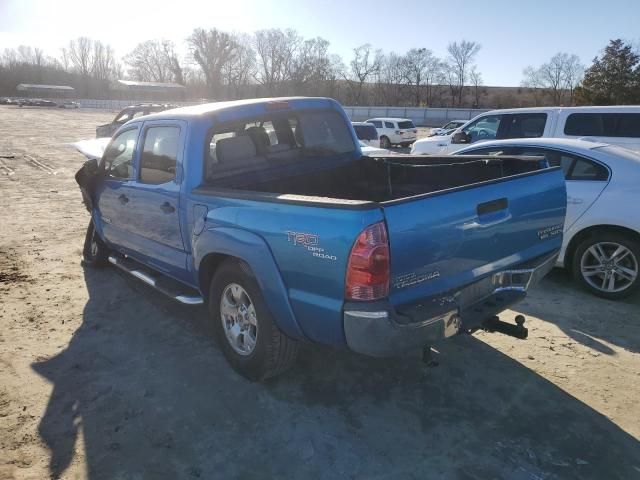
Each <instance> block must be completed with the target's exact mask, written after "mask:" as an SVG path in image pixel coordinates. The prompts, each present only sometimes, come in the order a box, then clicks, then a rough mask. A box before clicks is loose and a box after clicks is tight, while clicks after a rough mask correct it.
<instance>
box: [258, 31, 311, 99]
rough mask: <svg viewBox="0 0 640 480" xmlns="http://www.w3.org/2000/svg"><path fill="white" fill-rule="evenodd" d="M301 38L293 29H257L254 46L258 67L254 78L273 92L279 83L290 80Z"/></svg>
mask: <svg viewBox="0 0 640 480" xmlns="http://www.w3.org/2000/svg"><path fill="white" fill-rule="evenodd" d="M301 44H302V38H301V37H300V36H299V35H298V33H297V32H296V31H295V30H280V29H277V28H272V29H269V30H258V31H257V32H255V35H254V47H255V51H256V55H257V62H258V68H257V71H256V80H257V81H258V83H260V84H262V85H264V86H265V87H266V88H267V90H268V92H269V93H270V94H274V93H275V92H276V90H277V88H278V86H279V85H281V84H283V83H285V82H288V81H290V80H292V76H293V71H294V69H295V62H296V55H297V53H298V50H299V48H300V47H301Z"/></svg>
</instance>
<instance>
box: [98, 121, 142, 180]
mask: <svg viewBox="0 0 640 480" xmlns="http://www.w3.org/2000/svg"><path fill="white" fill-rule="evenodd" d="M137 138H138V129H137V128H132V129H130V130H126V131H124V132H122V133H120V134H119V135H118V136H116V137H115V138H114V139H113V141H112V142H111V143H110V144H109V146H108V147H107V150H106V151H105V152H104V155H103V156H102V164H103V167H104V171H105V172H106V174H107V175H108V176H109V177H111V178H116V179H120V180H128V179H130V178H133V154H134V152H135V149H136V139H137Z"/></svg>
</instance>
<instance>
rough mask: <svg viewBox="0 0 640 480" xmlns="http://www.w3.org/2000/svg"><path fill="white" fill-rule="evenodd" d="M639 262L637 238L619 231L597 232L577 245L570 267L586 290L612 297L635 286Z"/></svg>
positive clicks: (618, 295) (627, 292) (637, 281)
mask: <svg viewBox="0 0 640 480" xmlns="http://www.w3.org/2000/svg"><path fill="white" fill-rule="evenodd" d="M639 265H640V244H639V243H638V242H637V241H635V240H633V239H631V238H629V237H628V236H625V235H622V234H618V233H598V234H596V235H593V236H591V237H589V238H586V239H585V240H583V241H582V242H581V243H580V244H579V245H578V247H577V248H576V251H575V253H574V255H573V260H572V271H573V275H574V277H575V278H576V279H578V281H579V282H580V284H581V285H582V286H583V287H584V288H586V289H587V290H588V291H590V292H591V293H594V294H595V295H598V296H599V297H603V298H608V299H611V300H615V299H618V298H623V297H626V296H627V295H630V294H631V293H632V292H633V291H634V290H635V289H636V288H638V285H639V284H640V274H639V268H638V266H639Z"/></svg>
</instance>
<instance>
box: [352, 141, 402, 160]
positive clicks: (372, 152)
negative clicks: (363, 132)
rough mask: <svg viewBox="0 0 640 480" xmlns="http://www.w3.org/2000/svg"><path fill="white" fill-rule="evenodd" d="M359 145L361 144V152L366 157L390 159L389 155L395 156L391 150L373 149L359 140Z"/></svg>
mask: <svg viewBox="0 0 640 480" xmlns="http://www.w3.org/2000/svg"><path fill="white" fill-rule="evenodd" d="M358 143H359V144H360V151H361V152H362V155H364V156H366V157H388V156H389V155H395V154H394V152H392V151H391V150H387V149H386V148H376V147H371V146H369V145H367V144H366V143H364V142H363V141H362V140H358Z"/></svg>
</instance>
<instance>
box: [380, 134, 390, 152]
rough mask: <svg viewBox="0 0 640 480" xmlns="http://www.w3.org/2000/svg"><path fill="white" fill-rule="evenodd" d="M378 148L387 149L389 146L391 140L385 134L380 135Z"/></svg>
mask: <svg viewBox="0 0 640 480" xmlns="http://www.w3.org/2000/svg"><path fill="white" fill-rule="evenodd" d="M380 148H385V149H387V150H389V149H390V148H391V140H389V138H388V137H385V136H382V137H380Z"/></svg>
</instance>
